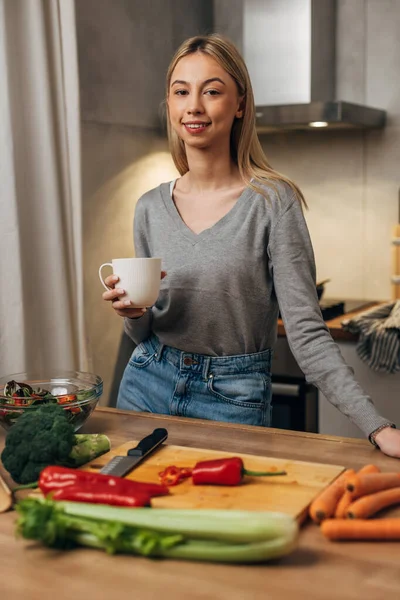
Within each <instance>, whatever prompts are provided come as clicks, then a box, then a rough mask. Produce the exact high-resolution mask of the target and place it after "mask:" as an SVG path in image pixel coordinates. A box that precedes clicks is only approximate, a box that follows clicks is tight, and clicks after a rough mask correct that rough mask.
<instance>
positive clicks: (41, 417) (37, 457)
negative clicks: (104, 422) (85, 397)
mask: <svg viewBox="0 0 400 600" xmlns="http://www.w3.org/2000/svg"><path fill="white" fill-rule="evenodd" d="M74 444H75V433H74V427H73V425H72V424H71V423H70V422H69V421H68V418H67V416H66V414H65V411H64V410H63V409H62V408H61V407H60V406H58V405H57V404H46V405H44V406H41V407H40V408H37V409H35V410H32V411H29V412H26V413H24V414H23V415H21V416H20V417H19V418H18V420H17V421H16V422H15V423H14V425H13V426H12V427H11V429H10V430H9V432H8V434H7V437H6V446H5V448H4V450H3V452H2V455H1V460H2V462H3V465H4V467H5V469H7V471H8V472H9V473H10V475H11V477H12V478H13V479H14V481H16V482H17V483H31V482H32V481H36V480H37V479H38V477H39V473H40V471H41V470H42V469H44V467H46V466H47V465H50V464H63V463H64V462H65V461H66V460H67V459H68V455H69V454H70V452H71V450H72V448H73V446H74Z"/></svg>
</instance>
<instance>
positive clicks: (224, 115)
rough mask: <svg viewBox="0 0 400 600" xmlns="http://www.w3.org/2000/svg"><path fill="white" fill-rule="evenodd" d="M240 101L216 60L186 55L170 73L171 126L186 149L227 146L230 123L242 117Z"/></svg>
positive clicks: (234, 84)
mask: <svg viewBox="0 0 400 600" xmlns="http://www.w3.org/2000/svg"><path fill="white" fill-rule="evenodd" d="M241 100H242V98H241V97H239V93H238V89H237V85H236V82H235V80H234V79H233V78H232V77H231V76H230V75H229V74H228V73H227V72H226V71H225V70H224V69H223V68H222V67H221V66H220V65H219V64H218V63H217V61H216V60H214V59H213V58H211V57H210V56H207V55H206V54H203V53H201V52H196V53H194V54H189V55H188V56H185V57H184V58H181V59H180V61H179V62H178V63H177V65H176V67H175V69H174V70H173V72H172V76H171V83H170V87H169V95H168V108H169V118H170V123H171V126H172V128H173V129H174V130H175V132H176V133H177V135H178V136H179V137H180V138H181V139H182V140H183V141H184V142H185V144H187V145H188V146H193V147H197V148H208V147H210V146H220V145H221V144H222V145H223V144H228V146H229V140H230V134H231V129H232V124H233V121H234V119H235V117H238V118H240V117H241V116H242V112H243V111H242V110H241V108H240V105H241Z"/></svg>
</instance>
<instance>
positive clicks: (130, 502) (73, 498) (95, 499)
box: [52, 483, 151, 508]
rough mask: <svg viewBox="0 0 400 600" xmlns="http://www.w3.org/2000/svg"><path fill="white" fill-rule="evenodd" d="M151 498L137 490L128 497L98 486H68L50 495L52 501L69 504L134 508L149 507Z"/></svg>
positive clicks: (85, 484) (119, 492)
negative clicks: (83, 503) (84, 503)
mask: <svg viewBox="0 0 400 600" xmlns="http://www.w3.org/2000/svg"><path fill="white" fill-rule="evenodd" d="M150 499H151V496H150V495H149V494H146V493H145V492H138V491H137V490H136V491H134V492H131V493H130V494H129V495H127V494H123V493H122V492H121V491H120V490H119V489H117V490H115V491H114V489H113V487H111V486H108V485H104V484H100V485H99V484H98V485H90V484H88V483H84V484H83V485H80V486H79V485H69V486H67V487H64V488H60V489H58V490H56V491H55V492H54V493H53V494H52V500H59V501H63V500H66V501H69V502H89V503H91V504H109V505H111V506H127V507H130V508H135V507H138V506H150Z"/></svg>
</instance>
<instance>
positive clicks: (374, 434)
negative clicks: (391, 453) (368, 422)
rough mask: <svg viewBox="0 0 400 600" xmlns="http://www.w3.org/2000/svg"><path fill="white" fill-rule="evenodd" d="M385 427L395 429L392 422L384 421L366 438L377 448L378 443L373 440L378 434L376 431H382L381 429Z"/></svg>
mask: <svg viewBox="0 0 400 600" xmlns="http://www.w3.org/2000/svg"><path fill="white" fill-rule="evenodd" d="M387 427H391V428H392V429H397V427H396V425H395V424H394V423H384V424H383V425H381V426H380V427H378V429H375V431H373V432H372V433H371V434H370V435H369V437H368V439H369V441H370V442H371V444H373V446H375V448H379V446H378V444H377V443H376V441H375V438H376V436H377V435H378V433H379V432H380V431H382V430H383V429H386V428H387Z"/></svg>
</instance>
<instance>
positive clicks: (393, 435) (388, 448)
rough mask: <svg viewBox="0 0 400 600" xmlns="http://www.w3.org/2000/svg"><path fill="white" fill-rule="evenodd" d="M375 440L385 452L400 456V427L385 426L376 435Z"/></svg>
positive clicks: (389, 454) (395, 456)
mask: <svg viewBox="0 0 400 600" xmlns="http://www.w3.org/2000/svg"><path fill="white" fill-rule="evenodd" d="M375 442H376V443H377V444H378V446H379V448H380V450H382V452H383V453H384V454H387V455H388V456H392V457H393V458H400V429H393V428H392V427H385V429H382V431H380V432H379V433H378V434H377V435H376V437H375Z"/></svg>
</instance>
